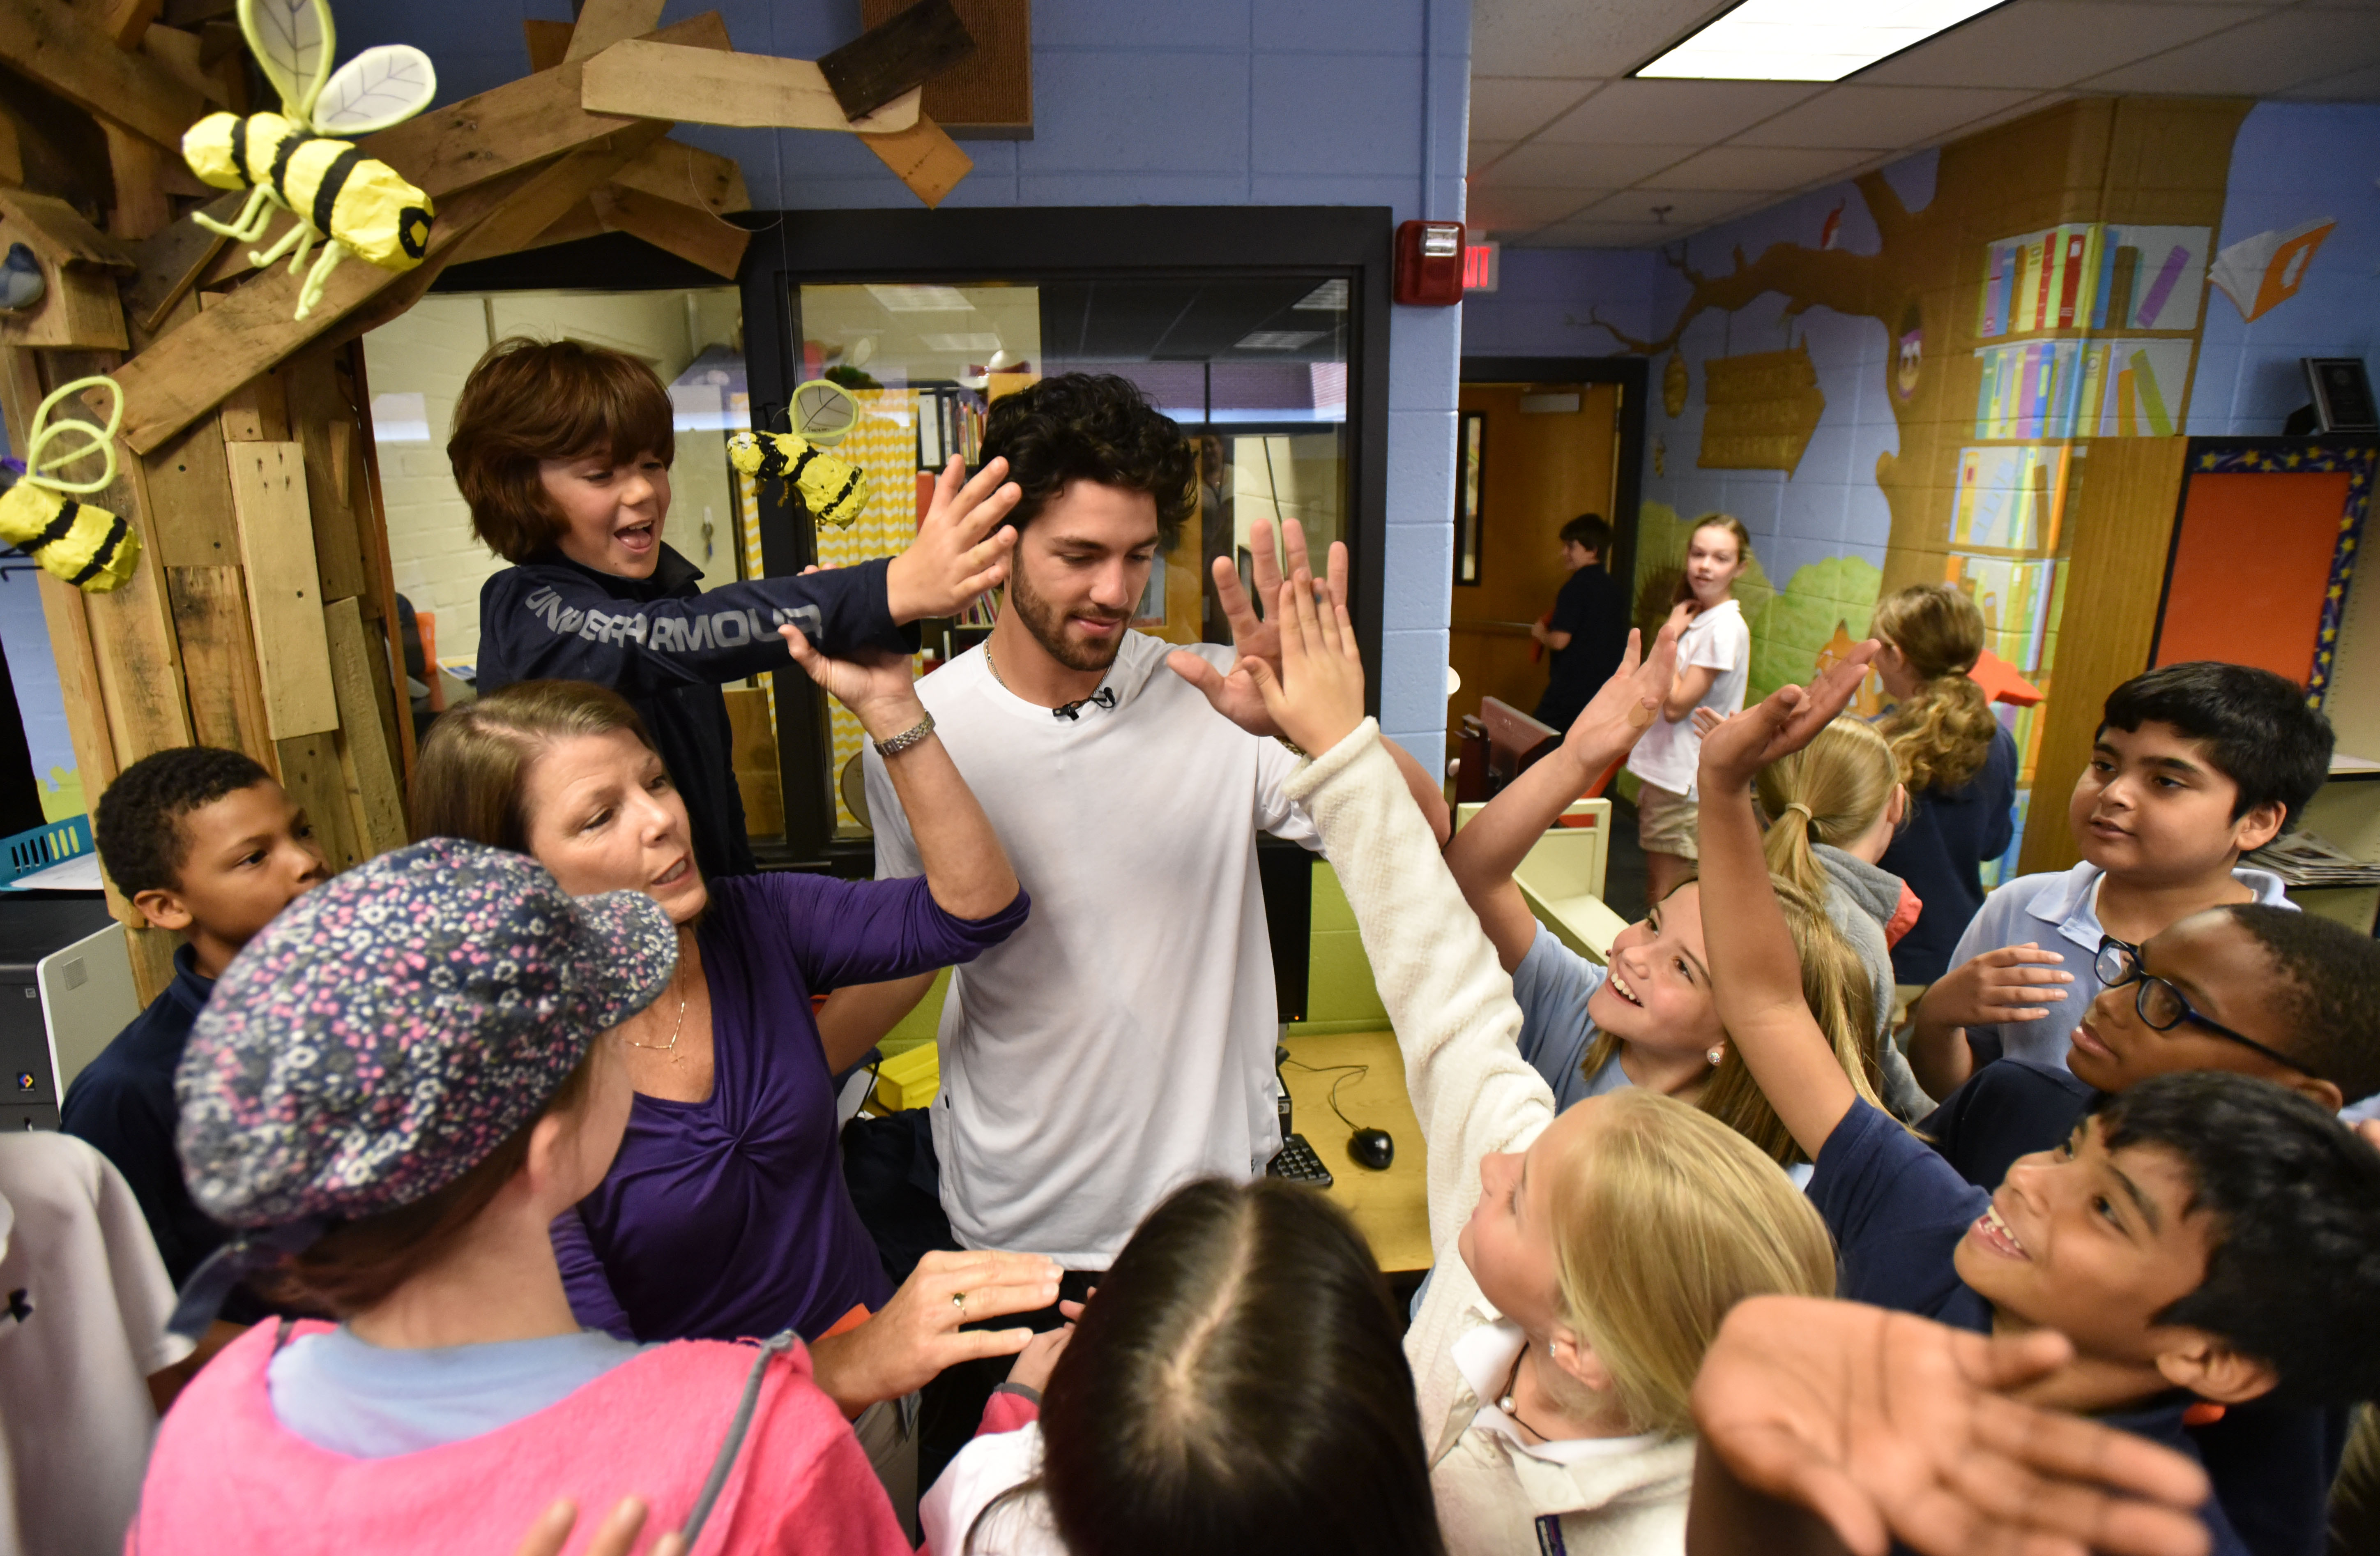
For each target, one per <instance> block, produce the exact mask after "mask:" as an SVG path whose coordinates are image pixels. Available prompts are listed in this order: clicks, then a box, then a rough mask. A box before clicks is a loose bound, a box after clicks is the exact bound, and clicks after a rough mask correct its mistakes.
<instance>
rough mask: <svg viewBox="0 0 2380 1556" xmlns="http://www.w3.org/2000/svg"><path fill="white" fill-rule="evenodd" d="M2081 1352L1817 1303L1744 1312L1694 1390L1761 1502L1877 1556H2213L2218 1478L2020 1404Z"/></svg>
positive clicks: (1705, 1433)
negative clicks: (2209, 1508) (1788, 1508)
mask: <svg viewBox="0 0 2380 1556" xmlns="http://www.w3.org/2000/svg"><path fill="white" fill-rule="evenodd" d="M2072 1354H2073V1347H2072V1346H2070V1344H2068V1343H2067V1342H2066V1340H2065V1338H2064V1337H2063V1336H2061V1335H2058V1334H2056V1333H2053V1332H2050V1331H2034V1332H2033V1333H2030V1334H2024V1335H2016V1336H2008V1337H2003V1338H1992V1337H1987V1336H1985V1335H1981V1334H1970V1333H1968V1332H1966V1331H1962V1330H1954V1329H1950V1328H1948V1327H1947V1326H1945V1325H1942V1324H1937V1323H1934V1322H1932V1321H1931V1320H1929V1319H1920V1318H1915V1317H1913V1316H1912V1315H1909V1314H1906V1313H1888V1312H1886V1311H1885V1310H1884V1309H1882V1308H1880V1307H1867V1306H1864V1304H1860V1303H1855V1302H1836V1301H1831V1300H1827V1299H1823V1298H1816V1297H1800V1296H1755V1297H1753V1298H1750V1299H1749V1300H1747V1301H1744V1302H1742V1303H1739V1304H1737V1306H1736V1307H1735V1308H1734V1310H1733V1311H1732V1312H1730V1314H1729V1315H1728V1318H1727V1321H1726V1323H1725V1324H1724V1325H1723V1326H1721V1328H1720V1330H1719V1332H1718V1339H1717V1340H1716V1341H1714V1342H1713V1343H1712V1344H1711V1348H1710V1350H1709V1352H1708V1353H1707V1354H1706V1355H1705V1356H1704V1359H1703V1366H1702V1371H1701V1372H1700V1374H1699V1375H1697V1377H1696V1378H1695V1380H1694V1425H1695V1427H1696V1428H1698V1429H1699V1430H1700V1431H1701V1433H1702V1437H1703V1441H1704V1442H1705V1443H1706V1445H1707V1446H1708V1447H1709V1448H1710V1449H1712V1450H1713V1451H1715V1452H1716V1453H1718V1455H1719V1457H1720V1458H1721V1459H1722V1460H1724V1461H1725V1462H1726V1465H1727V1466H1728V1468H1729V1469H1730V1470H1732V1471H1733V1472H1734V1473H1735V1475H1736V1477H1738V1478H1739V1479H1741V1480H1742V1481H1743V1483H1744V1484H1746V1485H1748V1486H1750V1487H1752V1488H1753V1489H1755V1490H1759V1491H1762V1492H1765V1493H1767V1495H1769V1496H1772V1497H1776V1498H1779V1499H1782V1500H1784V1501H1790V1502H1792V1503H1795V1504H1796V1505H1798V1506H1802V1507H1806V1508H1808V1509H1809V1510H1810V1511H1811V1512H1813V1513H1816V1514H1817V1515H1818V1516H1819V1517H1821V1518H1823V1519H1825V1520H1826V1521H1827V1523H1828V1525H1829V1526H1832V1527H1833V1529H1834V1531H1835V1534H1836V1535H1837V1537H1838V1538H1840V1539H1841V1540H1842V1542H1843V1543H1844V1544H1845V1545H1847V1546H1849V1547H1850V1548H1851V1549H1852V1550H1854V1551H1856V1552H1859V1553H1860V1556H1883V1552H1884V1550H1885V1547H1886V1542H1887V1540H1888V1538H1895V1537H1897V1538H1900V1540H1902V1541H1904V1542H1906V1543H1907V1544H1909V1545H1912V1546H1914V1547H1915V1548H1916V1549H1918V1550H1923V1551H1927V1552H1930V1553H1932V1556H1973V1553H1985V1556H1997V1553H2007V1556H2020V1553H2021V1556H2087V1553H2088V1552H2090V1551H2104V1552H2116V1553H2121V1556H2201V1553H2203V1552H2204V1550H2206V1548H2207V1545H2208V1538H2207V1534H2206V1528H2205V1526H2204V1524H2202V1523H2201V1522H2200V1521H2199V1519H2198V1517H2197V1515H2196V1514H2195V1513H2192V1511H2190V1510H2192V1509H2194V1508H2196V1507H2198V1506H2199V1505H2201V1504H2202V1503H2204V1501H2206V1498H2207V1494H2208V1486H2207V1480H2206V1474H2205V1471H2204V1470H2202V1469H2201V1468H2199V1466H2198V1465H2195V1464H2193V1463H2192V1462H2191V1461H2190V1460H2188V1459H2186V1458H2184V1457H2183V1456H2182V1455H2180V1453H2175V1452H2173V1451H2172V1450H2171V1449H2169V1448H2163V1447H2160V1446H2158V1445H2156V1444H2155V1443H2153V1442H2150V1441H2147V1440H2146V1439H2144V1438H2141V1437H2136V1436H2134V1435H2132V1434H2131V1433H2130V1432H2124V1431H2119V1430H2117V1429H2116V1428H2112V1427H2106V1426H2101V1425H2100V1424H2098V1423H2097V1422H2095V1421H2089V1420H2085V1419H2083V1417H2082V1416H2071V1415H2068V1414H2066V1413H2065V1412H2063V1411H2057V1410H2046V1409H2041V1408H2038V1407H2036V1406H2034V1405H2030V1404H2019V1403H2018V1402H2017V1401H2015V1400H2014V1399H2011V1398H2010V1397H2009V1394H2010V1391H2011V1390H2014V1389H2017V1388H2019V1387H2021V1386H2022V1385H2023V1384H2025V1383H2028V1382H2031V1381H2033V1380H2035V1379H2037V1378H2041V1377H2043V1376H2045V1375H2046V1374H2048V1373H2050V1372H2053V1371H2055V1370H2057V1368H2059V1367H2061V1366H2063V1365H2064V1364H2065V1362H2066V1361H2067V1359H2068V1358H2069V1357H2070V1356H2071V1355H2072Z"/></svg>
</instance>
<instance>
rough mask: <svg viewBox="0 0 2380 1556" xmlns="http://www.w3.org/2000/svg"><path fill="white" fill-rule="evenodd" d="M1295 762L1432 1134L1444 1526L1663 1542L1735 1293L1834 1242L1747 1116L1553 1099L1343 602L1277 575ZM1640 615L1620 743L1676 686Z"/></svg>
mask: <svg viewBox="0 0 2380 1556" xmlns="http://www.w3.org/2000/svg"><path fill="white" fill-rule="evenodd" d="M1274 619H1275V620H1276V621H1278V622H1280V623H1281V643H1282V658H1281V674H1280V675H1279V676H1278V677H1276V676H1274V675H1271V674H1269V667H1266V666H1263V665H1261V664H1258V665H1254V666H1253V667H1252V673H1253V674H1254V675H1255V677H1256V680H1257V687H1258V689H1259V690H1260V691H1261V692H1262V694H1263V696H1264V699H1265V703H1266V707H1267V708H1268V710H1269V711H1270V712H1271V713H1272V715H1273V718H1274V720H1275V722H1276V723H1278V724H1279V725H1280V726H1281V730H1282V731H1283V732H1284V733H1285V734H1286V735H1287V736H1288V738H1290V739H1291V740H1293V741H1295V742H1297V743H1298V744H1299V745H1300V746H1302V747H1304V748H1305V749H1306V750H1308V751H1311V752H1316V753H1318V755H1317V756H1315V757H1314V759H1313V760H1311V761H1309V762H1308V763H1307V764H1306V765H1305V767H1303V768H1302V769H1300V770H1299V772H1297V774H1296V775H1295V776H1294V777H1293V779H1292V780H1291V782H1290V784H1289V785H1288V786H1289V792H1290V794H1291V795H1292V796H1293V797H1294V798H1295V799H1296V800H1298V801H1299V802H1300V803H1301V804H1303V805H1304V806H1305V808H1306V809H1307V810H1308V812H1309V813H1310V814H1311V815H1312V816H1313V817H1314V819H1315V821H1316V823H1317V824H1318V826H1319V828H1320V829H1321V832H1322V836H1323V840H1324V844H1325V845H1326V847H1327V848H1328V850H1329V852H1330V859H1331V863H1332V865H1333V866H1334V867H1335V868H1336V869H1338V871H1339V877H1340V881H1341V882H1342V884H1343V885H1344V887H1345V888H1346V893H1347V898H1348V901H1349V902H1350V903H1351V904H1352V905H1353V906H1354V910H1355V918H1356V922H1357V924H1358V926H1359V927H1360V928H1361V930H1362V931H1363V937H1364V949H1365V951H1366V954H1368V955H1369V956H1370V958H1371V962H1372V966H1374V967H1375V968H1376V969H1377V970H1378V979H1379V985H1380V993H1381V997H1382V999H1383V1000H1384V1001H1385V1002H1386V1003H1387V1005H1388V1009H1389V1016H1390V1021H1391V1023H1392V1024H1393V1025H1394V1026H1395V1027H1396V1030H1397V1036H1398V1041H1399V1043H1400V1045H1401V1047H1402V1048H1403V1052H1404V1056H1405V1083H1406V1087H1407V1089H1408V1090H1409V1091H1410V1093H1411V1095H1412V1098H1413V1102H1414V1111H1415V1113H1416V1114H1417V1115H1418V1116H1419V1117H1420V1120H1421V1125H1422V1134H1423V1136H1424V1137H1425V1139H1426V1141H1427V1145H1428V1148H1429V1220H1430V1242H1431V1246H1432V1247H1433V1248H1434V1249H1435V1250H1436V1253H1437V1271H1436V1274H1435V1275H1434V1277H1433V1278H1432V1280H1431V1282H1430V1289H1429V1293H1428V1295H1427V1298H1426V1299H1425V1301H1424V1302H1423V1304H1422V1308H1421V1311H1420V1313H1419V1314H1418V1315H1417V1316H1416V1317H1415V1321H1414V1324H1413V1327H1412V1329H1411V1330H1410V1331H1409V1332H1408V1333H1407V1335H1406V1339H1405V1355H1406V1357H1407V1359H1408V1360H1409V1361H1410V1362H1411V1364H1412V1367H1413V1372H1414V1378H1415V1391H1416V1394H1417V1397H1418V1402H1419V1404H1420V1408H1421V1427H1422V1433H1423V1445H1424V1447H1425V1449H1426V1450H1427V1454H1428V1458H1429V1462H1430V1466H1431V1469H1430V1483H1431V1487H1432V1489H1433V1490H1434V1491H1435V1492H1436V1494H1437V1500H1438V1516H1439V1526H1440V1527H1441V1528H1442V1529H1443V1530H1444V1532H1445V1536H1446V1543H1447V1548H1448V1550H1450V1551H1452V1552H1455V1553H1457V1556H1463V1553H1468V1552H1488V1551H1497V1552H1526V1551H1532V1550H1541V1549H1542V1550H1566V1551H1568V1552H1570V1553H1571V1556H1605V1553H1609V1556H1621V1553H1625V1556H1657V1553H1658V1556H1675V1553H1677V1552H1680V1551H1682V1550H1683V1549H1684V1537H1685V1515H1686V1492H1687V1488H1688V1481H1689V1477H1690V1472H1691V1469H1692V1466H1693V1462H1694V1442H1693V1438H1692V1435H1691V1428H1690V1424H1689V1422H1690V1417H1689V1415H1688V1407H1687V1395H1688V1392H1689V1390H1690V1389H1691V1387H1692V1385H1693V1381H1694V1371H1695V1368H1697V1367H1698V1366H1699V1365H1700V1364H1701V1361H1702V1355H1703V1352H1704V1351H1705V1350H1706V1348H1707V1347H1708V1345H1709V1343H1710V1341H1711V1338H1712V1336H1713V1335H1714V1334H1715V1333H1716V1332H1717V1331H1718V1325H1719V1322H1720V1320H1721V1319H1724V1318H1725V1317H1726V1314H1727V1310H1728V1309H1729V1308H1730V1307H1732V1306H1733V1305H1734V1304H1735V1302H1737V1301H1738V1300H1740V1299H1741V1298H1743V1297H1744V1296H1748V1295H1755V1294H1756V1293H1762V1292H1783V1293H1791V1294H1798V1295H1831V1293H1832V1291H1833V1288H1834V1250H1833V1246H1832V1245H1831V1244H1830V1243H1829V1242H1828V1237H1827V1233H1826V1229H1825V1227H1824V1226H1823V1225H1822V1224H1821V1223H1820V1222H1819V1220H1818V1217H1817V1214H1816V1212H1815V1211H1814V1210H1811V1209H1810V1207H1809V1205H1808V1203H1807V1202H1806V1201H1805V1200H1803V1197H1802V1196H1801V1195H1800V1194H1798V1193H1797V1192H1795V1190H1794V1188H1793V1186H1792V1184H1791V1182H1790V1180H1788V1179H1787V1177H1786V1175H1785V1173H1784V1172H1783V1170H1782V1169H1780V1168H1779V1166H1778V1165H1777V1164H1776V1163H1775V1162H1774V1161H1770V1160H1768V1158H1767V1157H1766V1156H1764V1155H1762V1154H1761V1153H1760V1151H1759V1150H1757V1149H1755V1148H1754V1147H1753V1146H1752V1144H1751V1143H1750V1142H1748V1141H1746V1140H1745V1139H1743V1137H1741V1136H1739V1135H1737V1134H1735V1133H1734V1132H1733V1131H1731V1130H1730V1129H1728V1128H1727V1127H1726V1126H1725V1125H1724V1124H1719V1123H1718V1121H1717V1120H1715V1119H1712V1118H1710V1117H1708V1116H1707V1115H1706V1114H1703V1113H1699V1112H1695V1111H1694V1110H1693V1109H1692V1108H1689V1107H1686V1106H1685V1105H1684V1104H1682V1103H1680V1102H1676V1101H1673V1100H1670V1099H1669V1098H1667V1097H1662V1096H1659V1095H1657V1094H1654V1093H1651V1092H1648V1091H1645V1090H1641V1089H1632V1090H1626V1091H1619V1092H1613V1093H1611V1094H1609V1095H1607V1096H1603V1097H1597V1098H1591V1099H1589V1100H1586V1101H1585V1102H1582V1103H1580V1104H1578V1105H1577V1106H1574V1107H1573V1108H1571V1109H1570V1110H1569V1111H1568V1112H1564V1113H1562V1114H1560V1117H1559V1118H1557V1117H1556V1114H1555V1109H1554V1098H1553V1093H1552V1092H1551V1090H1550V1089H1549V1088H1548V1087H1547V1085H1546V1083H1545V1081H1544V1079H1543V1078H1542V1077H1540V1076H1538V1074H1537V1072H1536V1070H1535V1069H1534V1068H1532V1067H1531V1066H1530V1065H1529V1064H1527V1063H1526V1062H1525V1061H1524V1060H1523V1059H1522V1057H1521V1055H1520V1052H1519V1050H1518V1049H1517V1047H1516V1046H1515V1036H1516V1034H1517V1033H1518V1031H1519V1029H1520V1025H1521V1012H1520V1009H1519V1007H1518V1006H1517V1005H1515V1004H1514V1003H1512V979H1510V978H1509V977H1508V976H1506V974H1505V973H1504V971H1503V969H1502V968H1501V967H1500V966H1498V965H1497V958H1496V953H1495V951H1494V949H1493V948H1492V947H1491V946H1490V945H1489V944H1488V941H1487V938H1486V937H1485V936H1484V935H1483V934H1482V933H1481V932H1480V930H1479V928H1478V924H1477V921H1476V920H1475V918H1473V917H1472V915H1471V912H1470V910H1469V909H1468V908H1467V907H1466V906H1464V903H1463V895H1462V893H1461V892H1460V891H1459V890H1457V888H1456V886H1455V884H1454V881H1453V878H1452V877H1451V875H1449V874H1448V873H1447V869H1446V867H1445V865H1444V863H1443V862H1442V861H1441V860H1440V859H1439V855H1438V850H1437V848H1436V846H1435V843H1434V840H1433V838H1432V837H1431V834H1430V831H1429V828H1428V826H1427V823H1426V822H1425V821H1423V819H1422V816H1421V813H1420V811H1419V810H1418V809H1417V808H1415V806H1414V803H1413V801H1412V798H1411V796H1409V795H1408V794H1407V793H1406V791H1405V789H1404V786H1403V781H1402V780H1401V779H1399V777H1398V776H1397V769H1396V767H1395V765H1394V763H1393V762H1391V761H1390V759H1389V756H1388V754H1387V753H1386V751H1384V750H1383V749H1382V748H1381V746H1380V739H1379V732H1378V726H1377V725H1376V724H1374V723H1372V721H1370V720H1368V719H1366V718H1365V717H1364V716H1363V697H1364V690H1363V688H1364V675H1363V666H1362V663H1361V662H1360V661H1359V660H1358V658H1357V655H1356V650H1355V639H1354V632H1353V630H1352V629H1351V628H1350V627H1349V626H1348V623H1347V619H1346V611H1345V608H1344V607H1343V606H1334V605H1331V604H1330V603H1329V602H1327V601H1326V602H1324V603H1323V605H1322V606H1321V607H1320V608H1319V609H1318V607H1317V604H1316V600H1315V590H1314V585H1313V581H1312V579H1311V578H1310V577H1306V576H1305V575H1301V576H1300V577H1298V578H1296V579H1293V580H1292V582H1291V583H1290V584H1289V585H1288V586H1286V587H1284V589H1283V590H1282V598H1281V610H1280V611H1279V612H1278V613H1277V614H1276V615H1275V617H1274ZM1638 653H1639V649H1638V645H1637V643H1636V641H1635V640H1634V638H1633V636H1632V638H1631V641H1630V643H1629V649H1628V654H1627V657H1626V659H1625V660H1623V661H1622V663H1621V670H1620V674H1619V675H1616V676H1614V677H1613V678H1612V680H1611V682H1610V683H1609V685H1607V686H1606V687H1604V688H1603V690H1602V691H1601V692H1600V693H1599V694H1598V695H1597V698H1596V699H1595V700H1594V701H1593V702H1592V703H1590V704H1589V705H1588V706H1587V709H1586V711H1585V712H1584V713H1582V714H1581V715H1580V716H1579V717H1580V722H1581V723H1585V724H1589V725H1591V726H1593V730H1594V738H1595V739H1596V740H1597V741H1598V742H1599V743H1600V747H1601V748H1602V750H1603V752H1604V754H1603V756H1602V759H1601V760H1604V761H1605V762H1607V763H1608V762H1609V761H1612V760H1617V759H1618V758H1619V757H1620V756H1621V755H1622V754H1623V753H1625V752H1626V750H1627V749H1628V748H1629V747H1630V746H1631V745H1632V744H1633V742H1634V740H1635V739H1636V737H1637V735H1640V734H1642V733H1643V731H1644V729H1645V726H1646V725H1647V724H1649V723H1651V719H1652V714H1653V710H1654V709H1655V708H1656V707H1657V706H1658V703H1659V701H1660V698H1661V694H1662V693H1663V691H1665V690H1666V689H1667V688H1666V687H1663V686H1661V685H1660V684H1659V680H1660V676H1659V672H1661V671H1663V670H1665V669H1666V666H1663V665H1661V664H1658V663H1657V664H1655V665H1654V666H1653V667H1652V670H1651V671H1650V672H1647V671H1645V670H1644V669H1643V668H1641V667H1640V665H1639V663H1638Z"/></svg>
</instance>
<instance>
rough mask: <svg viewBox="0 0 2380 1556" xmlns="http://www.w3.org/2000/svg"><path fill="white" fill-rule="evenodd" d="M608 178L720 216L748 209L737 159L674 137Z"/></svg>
mask: <svg viewBox="0 0 2380 1556" xmlns="http://www.w3.org/2000/svg"><path fill="white" fill-rule="evenodd" d="M612 182H613V183H614V184H617V185H619V186H621V187H622V188H630V189H640V190H642V191H643V192H645V193H646V194H649V195H652V196H654V197H656V198H657V199H661V200H674V201H677V202H678V203H679V204H680V205H698V206H701V207H702V208H703V209H704V210H706V211H711V212H716V213H718V214H720V215H722V216H724V215H727V214H729V213H733V212H736V211H749V210H751V209H752V196H751V193H750V191H749V190H747V189H746V188H745V187H744V166H743V164H741V163H739V162H737V161H736V160H735V158H734V157H722V156H721V155H720V154H719V153H718V152H706V151H704V150H703V149H702V148H701V147H699V146H689V145H687V144H686V142H685V141H683V140H662V141H661V142H660V143H658V144H657V145H654V146H651V147H650V148H648V149H647V150H646V152H645V153H644V154H643V155H642V156H640V157H638V158H637V160H636V161H634V162H632V163H630V164H628V165H627V166H625V167H624V168H622V169H620V171H619V172H617V173H614V174H613V175H612Z"/></svg>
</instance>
